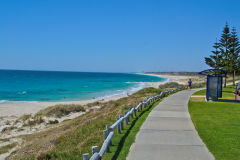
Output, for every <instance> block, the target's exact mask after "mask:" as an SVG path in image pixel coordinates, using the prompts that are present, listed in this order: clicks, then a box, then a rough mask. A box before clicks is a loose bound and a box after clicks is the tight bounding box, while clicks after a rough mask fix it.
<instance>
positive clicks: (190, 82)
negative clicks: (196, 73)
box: [188, 79, 192, 89]
mask: <svg viewBox="0 0 240 160" xmlns="http://www.w3.org/2000/svg"><path fill="white" fill-rule="evenodd" d="M191 88H192V80H191V79H189V80H188V89H191Z"/></svg>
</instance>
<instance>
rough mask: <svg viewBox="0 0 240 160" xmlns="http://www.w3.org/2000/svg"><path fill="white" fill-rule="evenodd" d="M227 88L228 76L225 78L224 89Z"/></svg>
mask: <svg viewBox="0 0 240 160" xmlns="http://www.w3.org/2000/svg"><path fill="white" fill-rule="evenodd" d="M226 86H227V75H226V76H225V77H224V88H226Z"/></svg>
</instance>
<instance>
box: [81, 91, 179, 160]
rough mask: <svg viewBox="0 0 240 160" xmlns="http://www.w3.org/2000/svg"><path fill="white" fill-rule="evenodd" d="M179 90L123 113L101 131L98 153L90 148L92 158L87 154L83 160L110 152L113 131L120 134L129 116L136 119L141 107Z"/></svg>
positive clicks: (100, 157)
mask: <svg viewBox="0 0 240 160" xmlns="http://www.w3.org/2000/svg"><path fill="white" fill-rule="evenodd" d="M178 90H180V89H179V88H177V89H174V90H168V91H163V92H161V93H160V94H158V95H155V96H152V97H150V98H147V99H146V100H145V101H144V102H142V103H139V104H138V105H137V106H136V107H135V108H134V107H130V108H129V111H125V113H124V116H122V115H120V116H119V117H118V120H117V121H116V122H115V123H114V124H113V125H111V126H109V125H106V130H104V131H103V134H104V139H105V140H104V142H103V144H102V147H101V149H100V151H99V152H98V150H99V149H98V146H93V147H92V157H91V158H90V156H89V153H85V154H83V160H89V159H90V160H101V159H102V157H103V155H104V153H105V152H110V145H111V143H112V138H113V135H114V130H115V129H116V128H117V131H118V133H121V131H122V130H123V129H124V125H123V124H124V122H125V125H128V122H129V121H130V118H129V117H130V116H131V117H132V118H133V114H134V116H135V117H136V116H137V113H136V112H140V111H142V109H143V108H142V107H144V108H146V107H147V106H150V105H149V104H152V103H153V102H156V101H157V100H159V99H161V98H163V97H165V96H166V95H169V94H170V93H173V92H176V91H178Z"/></svg>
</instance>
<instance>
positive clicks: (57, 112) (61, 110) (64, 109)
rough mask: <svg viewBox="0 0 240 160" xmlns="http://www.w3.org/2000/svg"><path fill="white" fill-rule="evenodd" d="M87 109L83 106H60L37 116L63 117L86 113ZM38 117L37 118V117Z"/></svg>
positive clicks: (47, 109) (41, 112)
mask: <svg viewBox="0 0 240 160" xmlns="http://www.w3.org/2000/svg"><path fill="white" fill-rule="evenodd" d="M84 111H85V109H84V107H83V106H81V105H75V104H58V105H55V106H52V107H48V108H46V109H43V110H41V111H39V112H38V113H37V115H41V116H46V117H57V118H60V117H63V116H65V115H69V114H70V113H72V112H84ZM37 115H36V116H37Z"/></svg>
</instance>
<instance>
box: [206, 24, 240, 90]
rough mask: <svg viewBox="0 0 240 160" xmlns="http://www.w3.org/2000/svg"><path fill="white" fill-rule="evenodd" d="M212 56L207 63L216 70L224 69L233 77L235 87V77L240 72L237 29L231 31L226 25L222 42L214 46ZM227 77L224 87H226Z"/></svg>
mask: <svg viewBox="0 0 240 160" xmlns="http://www.w3.org/2000/svg"><path fill="white" fill-rule="evenodd" d="M213 48H214V50H213V51H212V55H210V56H209V57H205V63H206V64H207V65H208V66H210V67H212V68H214V69H224V70H226V71H228V74H231V75H232V83H233V85H235V76H236V74H237V73H239V71H240V54H239V53H240V43H239V39H238V36H237V31H236V28H235V27H232V29H231V31H230V28H229V26H228V24H227V23H226V25H225V27H224V29H223V32H222V35H221V38H220V40H219V41H218V40H216V42H215V43H214V45H213ZM226 78H227V77H225V82H224V87H226V83H227V80H226Z"/></svg>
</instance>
